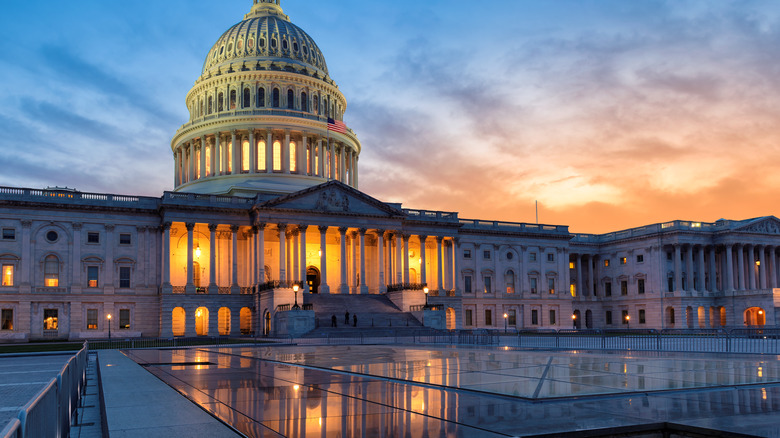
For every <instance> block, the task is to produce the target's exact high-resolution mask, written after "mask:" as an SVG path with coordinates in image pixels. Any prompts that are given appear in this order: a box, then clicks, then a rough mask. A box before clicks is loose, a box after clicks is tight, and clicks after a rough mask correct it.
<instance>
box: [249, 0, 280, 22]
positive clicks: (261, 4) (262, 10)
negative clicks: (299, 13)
mask: <svg viewBox="0 0 780 438" xmlns="http://www.w3.org/2000/svg"><path fill="white" fill-rule="evenodd" d="M254 2H255V4H254V6H252V10H251V11H249V13H248V14H246V15H245V16H244V20H248V19H250V18H252V17H260V16H263V15H278V16H280V17H283V18H284V19H285V20H287V21H289V20H290V18H289V17H288V16H286V15H284V11H282V7H281V6H280V5H279V2H280V0H254Z"/></svg>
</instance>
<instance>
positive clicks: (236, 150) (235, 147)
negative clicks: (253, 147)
mask: <svg viewBox="0 0 780 438" xmlns="http://www.w3.org/2000/svg"><path fill="white" fill-rule="evenodd" d="M239 139H240V137H239ZM230 144H231V147H230V148H228V154H232V156H228V160H230V162H231V163H232V164H231V165H232V167H233V168H232V169H231V172H230V173H231V174H233V175H238V174H239V173H241V162H240V161H239V160H238V158H239V157H240V156H241V149H242V148H241V145H239V144H237V143H236V130H235V129H233V130H231V131H230ZM230 149H232V151H231V150H230Z"/></svg>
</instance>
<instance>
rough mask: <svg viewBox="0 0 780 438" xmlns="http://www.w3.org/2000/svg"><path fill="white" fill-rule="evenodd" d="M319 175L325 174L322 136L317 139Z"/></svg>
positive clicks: (321, 176)
mask: <svg viewBox="0 0 780 438" xmlns="http://www.w3.org/2000/svg"><path fill="white" fill-rule="evenodd" d="M317 176H319V177H320V178H323V177H324V176H325V149H324V148H323V146H322V138H318V139H317Z"/></svg>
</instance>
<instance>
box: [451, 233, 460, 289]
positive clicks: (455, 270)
mask: <svg viewBox="0 0 780 438" xmlns="http://www.w3.org/2000/svg"><path fill="white" fill-rule="evenodd" d="M459 249H460V238H459V237H455V238H453V239H452V290H453V292H457V291H458V278H460V264H459V263H458V252H459Z"/></svg>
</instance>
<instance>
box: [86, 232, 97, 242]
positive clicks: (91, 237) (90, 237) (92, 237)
mask: <svg viewBox="0 0 780 438" xmlns="http://www.w3.org/2000/svg"><path fill="white" fill-rule="evenodd" d="M87 243H100V233H97V232H89V233H87Z"/></svg>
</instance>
